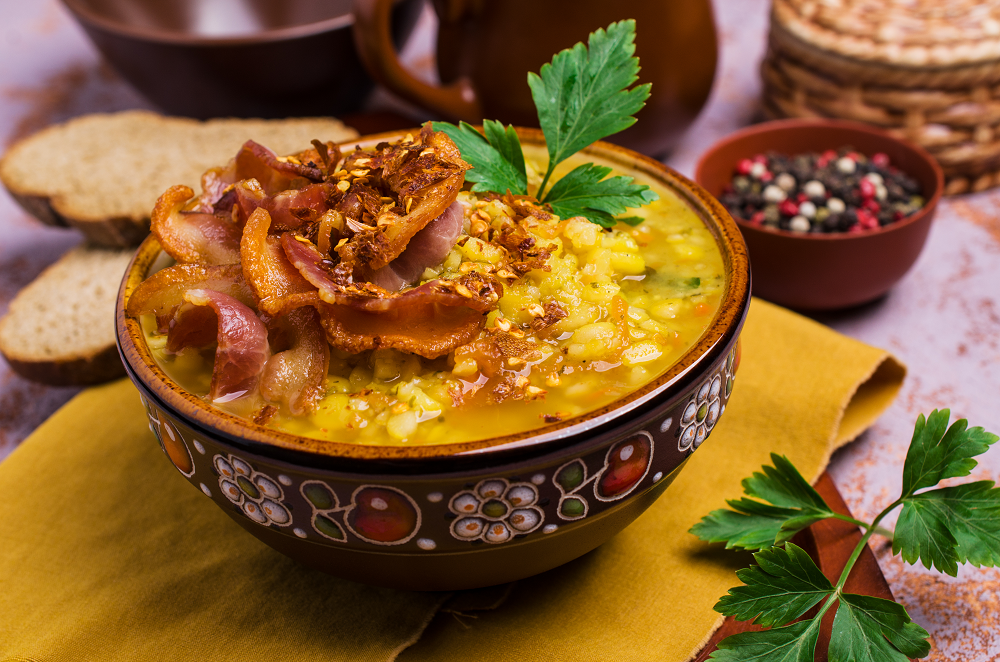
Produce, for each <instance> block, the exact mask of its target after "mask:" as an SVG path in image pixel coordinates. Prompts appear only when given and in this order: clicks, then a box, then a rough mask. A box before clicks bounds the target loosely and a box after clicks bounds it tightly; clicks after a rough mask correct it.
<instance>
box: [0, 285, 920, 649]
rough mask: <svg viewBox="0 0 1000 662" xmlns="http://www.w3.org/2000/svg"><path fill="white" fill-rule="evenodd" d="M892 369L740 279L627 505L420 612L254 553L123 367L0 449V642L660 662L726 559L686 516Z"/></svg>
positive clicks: (839, 425) (813, 453)
mask: <svg viewBox="0 0 1000 662" xmlns="http://www.w3.org/2000/svg"><path fill="white" fill-rule="evenodd" d="M904 373H905V369H904V368H903V366H902V365H900V364H899V363H898V362H896V361H895V360H894V359H893V358H892V357H890V356H889V355H888V354H886V352H884V351H882V350H879V349H875V348H872V347H868V346H866V345H864V344H862V343H859V342H857V341H854V340H851V339H849V338H845V337H843V336H840V335H838V334H836V333H834V332H832V331H830V330H829V329H827V328H825V327H823V326H821V325H819V324H816V323H814V322H812V321H810V320H807V319H805V318H802V317H799V316H797V315H795V314H793V313H789V312H788V311H785V310H782V309H780V308H777V307H775V306H772V305H770V304H767V303H765V302H762V301H759V300H755V301H754V302H753V305H752V307H751V310H750V316H749V318H748V320H747V324H746V328H745V330H744V333H743V365H742V366H741V368H740V371H739V373H738V374H737V378H736V386H735V388H734V393H733V396H732V399H731V400H730V403H729V406H728V408H727V410H726V412H725V414H724V415H723V417H722V419H721V420H720V422H719V424H718V426H717V427H716V429H715V432H714V433H713V434H712V437H711V438H710V439H709V440H708V441H706V442H705V444H704V445H703V446H702V448H700V449H699V450H698V452H697V453H695V454H694V455H693V456H692V458H691V460H690V461H689V463H688V465H687V467H686V468H685V469H684V471H682V472H681V474H680V476H679V477H678V479H677V481H676V482H675V483H674V484H673V485H671V486H670V487H669V488H668V489H667V491H666V493H665V495H664V496H663V497H662V498H661V499H660V500H659V501H658V502H657V503H656V504H655V505H654V506H653V507H652V508H651V509H650V510H649V511H648V512H647V513H646V514H644V515H643V516H642V517H641V518H640V519H639V520H637V521H636V522H635V523H634V524H633V525H632V526H630V527H629V528H628V529H626V530H625V531H624V532H622V533H621V534H619V535H618V536H616V537H615V538H614V539H613V540H611V541H610V542H609V543H607V544H605V545H604V546H602V547H601V548H599V549H597V550H595V551H594V552H592V553H590V554H588V555H586V556H585V557H583V558H581V559H578V560H577V561H574V562H572V563H570V564H567V565H565V566H563V567H561V568H557V569H556V570H553V571H551V572H549V573H546V574H545V575H542V576H539V577H536V578H532V579H529V580H525V581H522V582H519V583H517V584H515V585H514V586H513V589H512V590H511V591H510V593H509V595H507V593H505V592H504V591H503V590H502V589H500V590H493V591H490V590H484V591H482V592H474V593H466V594H462V595H461V596H458V598H457V599H454V600H453V602H452V603H450V604H449V607H450V608H446V609H443V610H441V611H440V612H439V609H440V607H441V605H442V604H443V602H444V600H445V599H447V597H448V596H447V595H445V594H440V593H412V592H403V591H392V590H387V589H378V588H371V587H366V586H361V585H358V584H353V583H351V582H346V581H342V580H338V579H334V578H331V577H327V576H325V575H322V574H319V573H316V572H313V571H310V570H306V569H304V568H301V567H299V566H298V565H296V564H295V563H293V562H291V561H289V560H287V559H285V558H284V557H283V556H281V555H280V554H277V553H276V552H272V551H271V550H270V549H269V548H267V547H265V546H264V545H263V544H261V543H259V542H257V540H256V539H254V538H252V537H251V536H250V535H249V534H248V533H246V532H244V531H243V530H242V529H241V528H240V527H239V526H238V525H237V524H235V523H234V522H232V521H231V520H230V519H229V518H228V517H227V516H226V515H225V514H224V513H223V512H222V511H221V510H220V509H218V508H216V507H214V506H211V505H210V504H208V503H207V502H206V501H205V500H204V498H203V497H202V496H201V494H200V493H199V492H198V491H197V490H194V489H192V488H191V487H190V485H188V484H186V482H185V481H184V480H182V479H181V478H179V477H178V476H177V475H176V472H175V471H174V470H173V469H172V467H171V466H170V464H169V463H168V462H166V461H165V460H164V459H163V457H162V453H161V452H160V451H159V449H158V447H157V445H156V444H155V443H154V441H153V439H152V438H151V437H150V433H149V431H148V430H147V428H146V425H147V423H146V418H145V415H144V413H143V411H142V407H141V406H140V404H139V399H138V397H137V396H136V394H135V391H134V389H133V388H132V386H131V385H130V384H128V383H127V382H118V383H115V384H111V385H108V386H104V387H100V388H95V389H91V390H88V391H86V392H84V393H82V394H81V395H79V396H78V397H77V398H75V399H74V400H72V401H71V402H70V403H69V404H67V405H66V406H65V407H64V408H63V409H61V410H60V411H59V412H57V413H56V414H55V415H54V416H53V417H52V418H51V419H50V420H49V421H47V422H46V423H45V424H44V425H43V426H42V427H40V428H39V429H38V430H37V431H36V432H35V434H33V435H32V436H31V437H30V438H29V439H27V440H26V441H25V442H24V443H23V444H22V445H21V446H20V447H19V448H18V449H17V450H16V451H15V452H14V453H13V454H12V455H11V456H10V457H9V458H8V459H7V460H6V461H4V462H3V463H2V464H0V494H2V503H3V507H2V508H0V660H19V661H20V660H37V661H38V662H63V661H69V660H98V659H99V660H157V661H164V662H165V661H169V660H192V659H204V660H246V659H262V660H324V661H325V662H326V661H336V660H345V661H349V662H361V661H369V660H371V661H381V660H392V659H394V658H395V657H396V656H397V655H399V653H400V651H404V652H403V654H402V655H401V656H400V660H423V659H427V660H435V661H440V660H450V659H454V660H462V661H463V662H464V661H467V660H477V659H497V660H551V659H573V660H602V661H604V660H616V661H624V660H652V659H655V660H664V661H670V660H676V661H678V662H680V661H683V660H685V659H687V658H688V657H689V656H690V655H691V654H692V653H694V652H695V651H697V650H698V648H699V647H700V646H701V644H702V643H703V642H704V641H705V640H706V639H707V637H709V636H710V634H711V632H712V631H714V629H715V627H717V624H718V623H719V620H720V619H719V618H718V615H717V614H716V613H715V612H713V611H712V605H713V604H715V601H716V599H717V598H718V597H719V596H720V595H722V594H723V593H725V591H726V590H727V589H728V588H729V587H730V586H732V585H734V584H735V583H736V578H735V576H734V575H733V571H734V569H735V568H737V567H740V566H742V565H745V564H746V558H745V556H741V555H737V554H731V553H727V552H721V551H720V550H718V549H717V548H714V547H710V546H707V545H704V544H702V543H700V542H699V541H697V540H696V539H695V538H694V537H693V536H691V535H689V534H688V533H687V529H688V528H689V527H690V526H691V525H692V524H693V523H694V522H696V521H697V520H698V519H699V518H700V517H701V516H702V515H704V514H706V513H707V512H708V511H710V510H712V509H714V508H718V507H720V506H722V505H723V500H724V499H725V498H729V497H735V496H738V495H739V493H740V486H739V481H740V479H741V478H743V477H744V476H747V475H749V474H750V473H751V472H752V471H753V470H755V469H757V468H758V467H759V466H760V465H761V464H762V463H764V462H766V461H767V459H768V453H769V452H771V451H776V452H778V453H783V454H785V455H787V456H788V457H789V458H791V460H792V461H793V462H794V463H795V464H796V465H797V466H798V467H799V468H800V470H802V472H803V474H804V475H806V477H807V478H816V477H817V476H818V475H819V474H820V473H821V472H822V470H823V468H824V467H825V466H826V463H827V461H828V459H829V456H830V453H831V452H832V451H833V449H834V448H835V447H836V446H838V445H840V444H842V443H845V442H846V441H849V440H850V439H852V438H853V437H854V436H856V435H857V434H858V433H859V432H861V431H862V430H863V429H864V428H865V427H867V426H868V425H869V424H871V422H872V421H874V419H875V418H876V417H877V416H878V415H879V414H880V413H881V412H882V411H883V410H884V409H885V407H886V406H888V404H889V403H890V402H891V401H892V399H893V397H894V396H895V394H896V392H897V391H898V389H899V387H900V384H901V382H902V379H903V375H904ZM505 597H506V599H505V600H504V599H503V598H505ZM497 604H499V606H498V607H496V608H495V609H492V610H490V611H473V610H475V609H477V608H480V607H494V606H496V605H497ZM436 613H437V617H436V618H433V617H434V615H435V614H436ZM432 618H433V623H432V625H431V627H430V628H428V629H427V630H426V631H425V628H426V626H427V624H428V622H429V621H431V619H432ZM418 639H419V641H417V640H418ZM414 641H417V643H416V645H413V646H412V647H410V648H407V646H410V645H411V644H413V642H414ZM404 649H405V650H404Z"/></svg>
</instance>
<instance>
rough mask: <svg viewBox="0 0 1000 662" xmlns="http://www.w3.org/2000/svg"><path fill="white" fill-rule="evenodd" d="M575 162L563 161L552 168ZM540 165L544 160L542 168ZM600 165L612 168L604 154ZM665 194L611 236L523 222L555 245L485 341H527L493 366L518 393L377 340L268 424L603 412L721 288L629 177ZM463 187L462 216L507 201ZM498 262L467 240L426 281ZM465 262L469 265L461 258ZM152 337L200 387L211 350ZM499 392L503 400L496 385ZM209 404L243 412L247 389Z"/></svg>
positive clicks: (645, 377) (329, 431) (502, 420)
mask: <svg viewBox="0 0 1000 662" xmlns="http://www.w3.org/2000/svg"><path fill="white" fill-rule="evenodd" d="M525 152H526V157H527V158H528V161H529V164H528V165H529V184H533V185H534V186H537V184H538V181H537V180H538V177H537V175H536V173H537V171H538V170H539V169H541V170H544V167H543V166H544V151H543V150H541V149H538V148H531V147H528V146H526V148H525ZM582 162H584V161H583V160H582V159H580V158H579V157H577V158H576V159H570V160H569V161H568V162H567V163H564V164H561V166H560V168H559V169H558V170H557V174H561V173H564V172H566V171H568V170H569V169H570V168H572V167H574V166H576V165H578V164H580V163H582ZM539 164H542V166H540V165H539ZM606 165H611V164H610V163H608V164H606ZM624 174H628V175H632V176H635V177H636V180H637V181H638V182H639V183H645V184H648V185H649V186H651V187H652V188H653V189H654V190H655V191H656V192H657V193H658V194H659V196H660V199H659V200H657V201H654V202H652V203H650V204H649V205H647V206H645V207H643V208H641V209H633V210H629V213H630V214H634V215H636V216H640V217H642V218H643V219H644V220H643V222H642V223H640V224H638V225H636V226H630V225H627V224H625V223H621V222H619V223H618V224H617V226H616V227H615V228H613V229H612V230H610V231H607V230H604V229H602V228H601V227H600V226H598V225H595V224H593V223H590V222H589V221H586V220H585V219H581V218H577V219H569V220H565V221H564V220H560V219H551V220H540V219H534V218H529V219H527V220H526V221H525V222H524V225H525V227H527V229H528V231H529V232H531V233H532V235H533V236H534V237H535V238H536V240H537V242H538V243H539V244H540V245H542V246H545V247H547V248H548V249H549V250H551V257H550V258H549V259H548V263H547V264H548V266H549V268H550V270H549V271H543V270H540V269H535V270H532V271H530V272H528V273H527V274H525V275H524V276H523V277H522V278H520V279H518V280H515V281H514V282H513V283H511V284H509V285H507V286H505V288H504V294H503V296H502V297H501V299H500V301H499V307H498V309H497V310H494V311H492V312H490V313H489V314H488V315H487V317H486V325H485V329H484V331H483V332H481V335H480V337H481V338H485V337H488V336H489V334H490V333H497V332H500V331H503V332H505V333H509V334H514V336H515V337H516V338H517V340H518V341H519V342H524V343H531V345H532V346H533V347H531V348H530V351H528V352H527V353H526V354H524V353H523V352H522V355H523V358H511V359H509V360H507V361H506V362H504V365H503V366H502V371H503V377H504V379H506V382H507V383H508V384H510V385H513V391H512V392H510V393H508V394H506V397H504V396H505V392H503V391H500V392H494V391H493V389H494V387H495V385H496V383H497V379H498V377H497V376H496V375H494V376H493V377H492V378H490V377H488V376H487V375H486V374H484V372H483V366H480V365H479V364H478V363H477V360H476V359H475V357H474V356H473V355H471V354H470V353H469V352H468V351H464V350H465V348H463V347H459V348H458V349H456V350H455V351H453V352H452V353H451V354H449V355H448V356H446V357H441V358H438V359H434V360H428V359H424V358H421V357H419V356H416V355H413V354H405V353H403V352H399V351H396V350H392V349H380V350H374V351H369V352H362V353H360V354H354V355H350V354H346V353H343V352H340V351H339V350H336V349H332V350H331V361H330V369H329V378H328V381H327V386H326V395H325V397H323V398H322V399H321V401H320V402H319V405H318V407H317V408H316V410H315V411H313V412H312V413H311V414H308V415H305V416H299V417H296V416H293V415H291V414H290V413H289V412H287V411H281V412H279V413H278V414H277V415H275V416H274V417H272V418H271V419H270V420H269V421H268V423H267V425H269V426H271V427H274V428H277V429H280V430H284V431H286V432H290V433H293V434H297V435H303V436H307V437H314V438H319V439H328V440H331V441H337V442H347V443H358V444H391V445H398V444H409V445H412V444H443V443H455V442H464V441H472V440H477V439H483V438H488V437H496V436H502V435H508V434H514V433H519V432H525V431H529V430H534V429H537V428H541V427H543V426H545V425H546V424H548V423H551V422H555V421H560V420H566V419H568V418H572V417H574V416H577V415H580V414H584V413H586V412H588V411H592V410H594V409H597V408H599V407H602V406H604V405H606V404H608V403H610V402H613V401H614V400H617V399H619V398H621V397H622V396H624V395H626V394H627V393H629V392H630V391H633V390H635V389H636V388H638V387H640V386H642V385H644V384H646V383H648V382H650V381H651V380H653V379H654V378H656V377H657V376H658V375H660V374H662V373H663V372H664V371H665V370H666V369H667V368H668V367H670V366H671V365H672V364H673V363H674V362H675V361H677V359H678V358H680V357H681V355H683V354H684V352H685V351H686V350H687V349H688V348H689V347H691V346H692V345H693V344H694V343H695V342H697V340H698V339H699V338H700V337H701V335H702V334H703V333H704V331H705V329H706V328H707V326H708V324H709V323H710V322H711V320H712V318H713V317H714V315H715V313H716V312H717V310H718V307H719V305H720V300H721V298H722V295H723V290H724V287H725V276H724V267H723V262H722V256H721V254H720V252H719V249H718V246H717V244H716V241H715V239H714V237H713V236H712V234H711V233H710V232H709V231H708V229H707V228H706V227H705V225H704V224H703V222H702V221H701V220H700V218H699V217H698V216H697V215H696V214H695V213H694V212H693V211H692V210H691V209H690V208H689V207H688V206H687V204H685V203H684V202H683V201H682V200H681V199H680V198H678V197H677V195H675V194H674V193H673V192H672V191H671V190H670V189H669V188H666V187H664V186H662V185H660V184H658V183H656V182H655V181H650V180H647V179H645V178H643V177H642V176H641V175H639V174H637V173H633V172H625V173H624ZM480 197H481V196H479V195H477V194H473V193H468V192H463V193H461V194H460V197H459V200H460V201H462V202H464V203H466V216H467V223H466V229H468V228H469V225H470V217H472V216H473V215H475V214H477V213H478V218H479V219H484V216H483V214H485V215H486V216H487V217H489V219H490V220H491V221H493V222H495V221H496V220H497V219H498V218H500V217H502V216H504V215H510V214H511V209H510V208H509V207H507V206H506V205H504V204H503V203H502V202H500V201H492V202H485V201H483V200H481V199H480ZM500 259H502V255H500V254H498V253H497V251H496V250H494V247H493V246H492V245H491V244H488V243H485V242H483V241H481V240H479V239H476V238H475V237H469V238H468V239H466V237H465V236H463V237H462V238H461V239H460V240H459V244H458V245H456V247H455V248H454V249H452V251H451V253H450V254H449V255H448V257H447V258H446V259H445V261H444V263H443V264H442V265H440V266H439V267H437V268H434V269H428V270H426V271H425V272H424V274H423V280H424V281H427V280H432V279H435V278H453V277H455V276H457V275H459V274H461V273H466V272H467V271H468V270H470V269H478V268H481V267H482V266H484V265H488V264H490V263H491V262H497V261H499V260H500ZM470 263H471V264H470ZM553 303H554V304H557V305H558V306H559V307H560V308H561V309H562V310H563V311H564V312H565V317H563V318H562V319H560V320H559V321H558V322H556V323H555V324H553V325H551V326H549V327H547V328H545V329H543V330H542V331H537V332H536V331H535V330H533V328H532V325H531V323H532V321H533V320H535V319H536V318H537V317H539V316H540V314H541V313H542V311H544V310H545V309H546V306H551V305H552V304H553ZM144 322H145V324H144V327H145V328H146V329H147V338H148V342H149V346H150V348H151V350H152V351H153V354H154V356H155V358H156V359H157V361H158V363H159V365H160V366H161V367H162V368H163V369H164V371H165V372H166V373H167V374H168V375H169V376H170V377H171V378H172V379H174V380H175V381H177V382H178V383H179V384H180V385H181V386H182V387H184V388H185V389H188V390H189V391H192V392H194V393H197V394H201V395H204V394H207V392H208V388H209V383H210V380H211V371H212V362H213V355H212V353H211V352H210V351H209V352H205V351H201V352H199V351H197V350H194V349H188V350H185V351H183V352H181V353H180V354H178V355H170V354H167V353H166V352H165V351H164V349H163V347H164V344H165V337H158V336H154V335H151V334H150V333H148V331H149V330H150V329H151V327H152V326H153V325H152V324H151V323H150V320H144ZM497 393H499V395H498V394H497ZM243 400H244V401H240V400H237V401H234V402H230V403H225V404H220V405H217V406H219V407H220V408H221V409H224V410H227V411H230V412H232V413H235V414H237V415H241V416H248V417H252V416H253V413H254V408H256V407H259V406H260V403H259V402H254V401H252V400H253V399H252V398H244V399H243Z"/></svg>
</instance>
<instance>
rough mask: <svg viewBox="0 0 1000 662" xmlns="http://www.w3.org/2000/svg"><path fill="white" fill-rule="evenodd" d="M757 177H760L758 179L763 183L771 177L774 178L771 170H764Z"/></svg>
mask: <svg viewBox="0 0 1000 662" xmlns="http://www.w3.org/2000/svg"><path fill="white" fill-rule="evenodd" d="M759 179H760V181H762V182H764V183H767V182H769V181H771V180H772V179H774V173H773V172H771V171H770V170H765V171H764V174H762V175H761V176H760V177H759Z"/></svg>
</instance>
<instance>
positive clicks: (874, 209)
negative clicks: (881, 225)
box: [861, 198, 882, 214]
mask: <svg viewBox="0 0 1000 662" xmlns="http://www.w3.org/2000/svg"><path fill="white" fill-rule="evenodd" d="M861 206H862V207H863V208H864V209H867V210H868V211H870V212H871V213H873V214H877V213H879V212H880V211H882V206H881V205H879V203H877V202H875V201H874V200H872V199H871V198H869V199H868V200H865V202H864V204H863V205H861Z"/></svg>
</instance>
